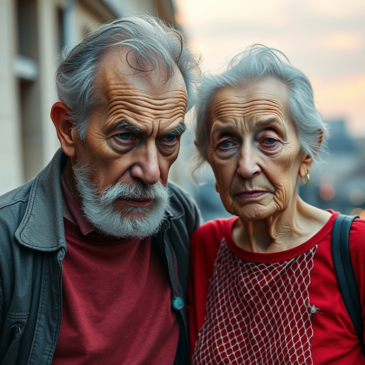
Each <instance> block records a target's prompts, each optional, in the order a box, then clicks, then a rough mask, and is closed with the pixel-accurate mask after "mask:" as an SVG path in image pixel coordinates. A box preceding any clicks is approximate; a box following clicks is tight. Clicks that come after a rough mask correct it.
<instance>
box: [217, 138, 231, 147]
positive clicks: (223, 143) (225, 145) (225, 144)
mask: <svg viewBox="0 0 365 365" xmlns="http://www.w3.org/2000/svg"><path fill="white" fill-rule="evenodd" d="M218 146H219V147H221V148H229V147H232V146H233V143H232V142H231V141H229V140H226V141H223V142H221V143H220V144H219V145H218Z"/></svg>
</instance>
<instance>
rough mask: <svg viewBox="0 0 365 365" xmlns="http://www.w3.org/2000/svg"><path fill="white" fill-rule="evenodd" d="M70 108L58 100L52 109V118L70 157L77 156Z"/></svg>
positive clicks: (65, 150)
mask: <svg viewBox="0 0 365 365" xmlns="http://www.w3.org/2000/svg"><path fill="white" fill-rule="evenodd" d="M68 112H69V109H68V108H67V106H66V105H65V104H64V103H61V102H57V103H55V104H53V106H52V109H51V119H52V121H53V124H54V126H55V127H56V131H57V137H58V139H59V140H60V143H61V147H62V150H63V152H64V153H65V154H66V155H67V156H68V157H74V156H75V152H76V150H75V136H76V133H75V131H74V130H73V124H72V123H71V122H70V120H69V117H68V114H67V113H68Z"/></svg>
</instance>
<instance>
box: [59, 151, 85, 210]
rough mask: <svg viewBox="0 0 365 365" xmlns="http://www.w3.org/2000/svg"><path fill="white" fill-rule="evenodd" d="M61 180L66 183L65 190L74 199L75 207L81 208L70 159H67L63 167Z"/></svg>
mask: <svg viewBox="0 0 365 365" xmlns="http://www.w3.org/2000/svg"><path fill="white" fill-rule="evenodd" d="M61 175H62V178H63V180H64V182H65V183H66V186H67V189H68V190H69V192H70V193H71V195H72V196H73V198H74V199H75V201H76V203H77V205H78V206H79V207H81V197H80V194H79V192H78V191H77V188H76V183H75V176H74V173H73V170H72V165H71V159H70V158H68V159H67V162H66V165H65V167H64V168H63V170H62V174H61Z"/></svg>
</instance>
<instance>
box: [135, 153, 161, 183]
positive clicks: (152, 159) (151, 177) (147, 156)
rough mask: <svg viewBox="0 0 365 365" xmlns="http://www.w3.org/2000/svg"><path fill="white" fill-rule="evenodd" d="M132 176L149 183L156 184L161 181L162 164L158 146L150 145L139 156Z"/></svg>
mask: <svg viewBox="0 0 365 365" xmlns="http://www.w3.org/2000/svg"><path fill="white" fill-rule="evenodd" d="M131 176H132V177H134V178H138V179H140V180H142V181H143V182H144V183H145V184H147V185H154V184H156V183H157V182H158V181H159V179H160V166H159V161H158V151H157V147H156V146H149V147H148V148H146V149H145V150H144V151H143V153H141V154H140V155H139V156H138V161H137V162H136V163H135V164H134V165H133V166H132V169H131Z"/></svg>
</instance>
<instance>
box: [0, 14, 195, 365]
mask: <svg viewBox="0 0 365 365" xmlns="http://www.w3.org/2000/svg"><path fill="white" fill-rule="evenodd" d="M195 71H197V63H196V61H195V60H194V58H193V57H192V56H191V55H190V53H189V52H188V50H187V49H186V47H185V45H184V43H183V41H182V37H181V35H180V34H179V33H178V32H176V31H174V30H172V29H170V28H168V27H166V26H164V25H162V24H161V23H159V22H158V21H157V20H155V19H153V18H150V17H145V18H141V17H130V18H125V19H122V20H118V21H115V22H113V23H111V24H108V25H104V26H102V27H101V28H100V29H99V30H97V31H96V32H94V33H93V34H91V35H89V36H88V37H87V38H86V39H85V40H84V41H83V42H82V43H80V44H79V45H78V46H76V47H75V48H74V49H73V50H72V51H71V52H70V54H69V55H68V56H67V57H66V58H65V59H64V60H63V62H62V63H61V64H60V66H59V68H58V71H57V78H56V82H57V85H56V86H57V92H58V97H59V102H57V103H55V104H54V105H53V108H52V111H51V117H52V120H53V123H54V125H55V127H56V131H57V136H58V138H59V140H60V143H61V147H62V149H60V150H59V151H58V152H57V153H56V155H55V156H54V158H53V160H52V161H51V162H50V164H49V165H48V166H47V167H46V168H45V169H44V170H43V171H42V172H40V174H39V175H38V176H37V177H36V178H35V179H34V180H32V181H30V182H28V183H27V184H25V185H24V186H22V187H20V188H18V189H16V190H14V191H12V192H10V193H7V194H5V195H4V196H2V197H1V198H0V363H1V364H6V365H13V364H14V365H15V364H17V365H19V364H36V365H40V364H42V365H45V364H68V365H69V364H75V365H76V364H128V365H131V364H187V363H188V353H189V351H188V335H187V333H188V331H187V320H186V310H185V305H184V302H185V299H186V294H185V292H186V285H187V271H188V244H189V238H190V236H191V234H192V233H193V231H194V230H195V229H196V228H197V227H198V226H199V224H200V214H199V211H198V209H197V207H196V205H195V203H194V201H193V200H192V199H191V198H190V197H189V196H188V195H187V194H186V193H184V192H182V191H181V190H180V189H179V188H178V187H176V186H175V185H172V184H168V182H167V178H168V172H169V168H170V166H171V164H172V163H173V162H174V161H175V160H176V158H177V156H178V153H179V147H180V137H181V135H182V133H183V132H184V130H185V124H184V115H185V111H186V110H187V109H189V108H190V106H191V105H192V102H193V97H194V96H193V88H192V81H193V76H194V74H196V73H195Z"/></svg>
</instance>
